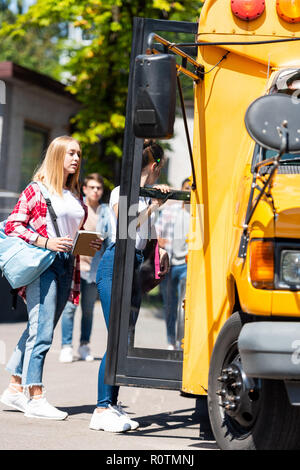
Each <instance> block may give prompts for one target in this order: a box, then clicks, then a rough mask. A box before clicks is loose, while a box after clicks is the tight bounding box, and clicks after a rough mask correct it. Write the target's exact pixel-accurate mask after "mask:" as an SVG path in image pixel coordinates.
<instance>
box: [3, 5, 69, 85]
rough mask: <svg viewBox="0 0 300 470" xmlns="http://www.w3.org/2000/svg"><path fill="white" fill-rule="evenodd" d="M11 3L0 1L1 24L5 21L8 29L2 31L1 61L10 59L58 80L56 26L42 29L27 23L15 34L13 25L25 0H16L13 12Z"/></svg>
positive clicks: (57, 34)
mask: <svg viewBox="0 0 300 470" xmlns="http://www.w3.org/2000/svg"><path fill="white" fill-rule="evenodd" d="M11 3H12V2H11V0H0V24H1V25H2V24H3V23H6V24H7V25H8V28H9V31H10V33H9V34H1V47H0V61H6V60H8V61H12V62H15V63H17V64H19V65H22V66H24V67H28V68H30V69H32V70H38V71H39V72H41V73H44V74H46V75H51V76H52V77H53V78H56V79H59V78H60V74H61V66H60V63H59V57H60V53H61V52H60V49H59V34H60V27H59V25H51V26H50V27H47V28H45V27H44V28H41V27H39V26H38V25H29V24H28V25H27V27H26V30H25V29H24V32H23V33H22V34H21V35H19V36H15V35H14V31H13V28H14V25H15V24H16V21H17V18H18V15H22V14H23V11H24V1H23V0H18V2H17V4H16V7H17V8H16V13H14V12H13V11H12V10H11ZM5 29H6V28H4V30H3V33H4V31H5Z"/></svg>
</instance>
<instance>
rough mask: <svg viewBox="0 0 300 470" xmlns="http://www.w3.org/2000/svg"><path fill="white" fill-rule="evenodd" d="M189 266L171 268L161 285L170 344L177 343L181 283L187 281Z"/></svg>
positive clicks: (182, 265)
mask: <svg viewBox="0 0 300 470" xmlns="http://www.w3.org/2000/svg"><path fill="white" fill-rule="evenodd" d="M186 272H187V265H186V264H179V265H177V266H171V269H170V272H169V273H168V274H167V276H166V277H165V278H164V280H163V281H162V282H161V284H160V288H161V295H162V298H163V304H164V314H165V322H166V327H167V339H168V343H169V344H172V345H175V343H176V320H177V311H178V299H179V297H180V286H181V281H185V280H186Z"/></svg>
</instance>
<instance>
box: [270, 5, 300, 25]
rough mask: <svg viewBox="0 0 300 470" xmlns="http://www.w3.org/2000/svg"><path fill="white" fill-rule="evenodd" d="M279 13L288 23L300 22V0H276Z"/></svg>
mask: <svg viewBox="0 0 300 470" xmlns="http://www.w3.org/2000/svg"><path fill="white" fill-rule="evenodd" d="M276 8H277V13H278V16H280V18H282V19H283V20H284V21H287V22H288V23H300V0H276Z"/></svg>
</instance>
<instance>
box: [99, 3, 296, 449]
mask: <svg viewBox="0 0 300 470" xmlns="http://www.w3.org/2000/svg"><path fill="white" fill-rule="evenodd" d="M182 38H184V40H182ZM299 41H300V0H277V1H274V0H265V1H263V0H232V1H230V0H206V1H205V3H204V6H203V9H202V12H201V16H200V20H199V24H196V23H188V22H167V21H158V20H147V19H142V18H136V20H135V23H134V31H133V43H132V58H131V73H130V81H129V90H128V102H127V116H126V130H125V143H124V154H123V155H124V156H123V167H122V177H121V195H123V196H126V197H127V199H128V203H129V205H130V204H134V203H136V202H137V201H138V197H139V195H141V194H142V195H145V194H146V195H149V194H150V195H151V194H155V196H156V197H163V195H161V196H160V195H159V194H157V192H156V193H153V192H152V193H151V188H150V189H149V188H148V193H147V189H145V188H142V189H141V188H140V187H139V180H140V171H141V161H140V160H141V158H140V156H141V149H142V143H143V138H146V137H154V138H158V139H164V138H169V137H170V136H171V135H172V132H173V131H172V126H173V121H174V117H175V101H174V100H175V98H174V96H175V92H176V81H177V84H178V88H179V92H181V87H180V81H178V77H179V76H182V75H185V76H187V77H189V79H190V81H191V86H193V89H194V130H193V145H192V146H191V145H189V144H190V140H189V139H187V143H188V146H187V147H190V157H191V169H192V171H191V173H192V176H191V179H192V192H191V199H190V204H191V216H190V230H189V235H188V246H189V252H188V266H187V281H186V294H185V303H184V306H185V328H184V338H183V341H182V348H181V350H175V351H169V350H167V349H163V348H161V349H157V348H154V347H153V348H151V347H147V348H144V347H137V346H134V342H132V341H128V331H129V330H130V331H132V325H130V296H131V289H130V286H131V283H132V271H133V253H134V240H130V239H129V238H128V237H127V238H126V237H121V236H120V228H119V236H118V240H117V246H116V260H115V270H114V279H113V292H114V296H113V298H112V310H111V323H110V330H109V337H108V358H107V373H106V380H107V382H108V383H113V384H119V385H130V386H143V387H160V388H166V389H178V390H181V391H182V392H183V393H185V394H188V395H192V396H198V397H199V396H207V403H208V411H209V419H210V424H211V427H212V430H213V433H214V436H215V439H216V441H217V443H218V445H219V447H220V448H221V449H299V448H300V433H299V432H298V428H299V424H300V409H299V405H300V322H299V317H300V293H299V290H300V197H299V196H300V143H299V142H300V106H299V104H300V101H299V97H300V42H299ZM145 68H147V70H146V69H145ZM145 70H146V72H145ZM174 90H175V91H174ZM180 96H181V95H180ZM181 98H182V96H181ZM181 104H182V110H183V116H184V103H183V100H181ZM172 119H173V121H172ZM172 197H173V198H174V199H184V198H188V197H189V196H188V195H184V194H183V193H182V192H180V191H174V192H173V196H172ZM120 210H121V209H120ZM132 220H133V216H132V215H131V214H130V213H129V212H128V223H130V222H131V221H132Z"/></svg>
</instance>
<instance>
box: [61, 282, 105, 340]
mask: <svg viewBox="0 0 300 470" xmlns="http://www.w3.org/2000/svg"><path fill="white" fill-rule="evenodd" d="M80 293H81V311H82V316H81V336H80V344H88V343H89V342H90V337H91V331H92V326H93V312H94V305H95V302H96V300H97V298H98V291H97V287H96V283H95V282H87V281H86V280H85V279H82V278H81V279H80ZM76 308H77V305H74V304H72V302H67V304H66V306H65V308H64V311H63V313H62V323H61V331H62V345H63V346H65V345H71V344H72V339H73V327H74V316H75V311H76Z"/></svg>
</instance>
